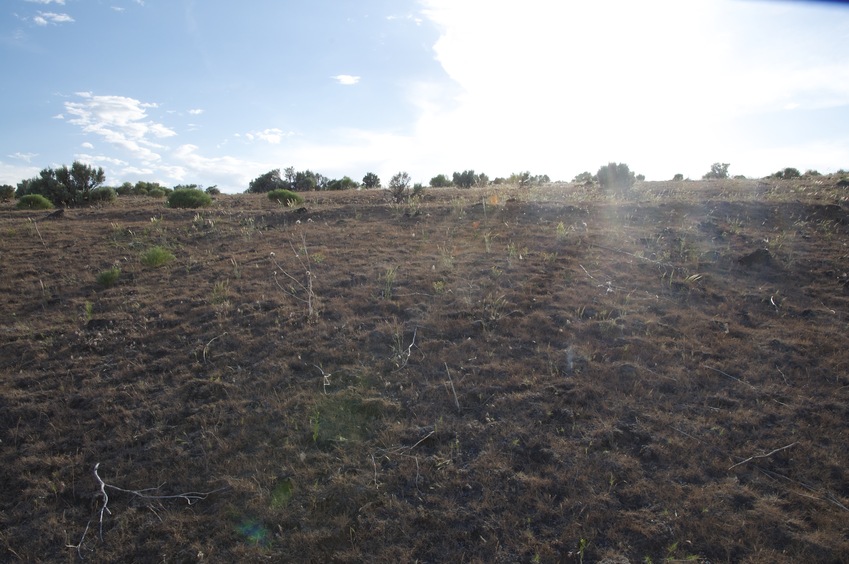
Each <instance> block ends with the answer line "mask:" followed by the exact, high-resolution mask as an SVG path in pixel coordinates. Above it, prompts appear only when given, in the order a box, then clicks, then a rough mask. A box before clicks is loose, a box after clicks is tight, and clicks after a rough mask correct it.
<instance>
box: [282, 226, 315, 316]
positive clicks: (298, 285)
mask: <svg viewBox="0 0 849 564" xmlns="http://www.w3.org/2000/svg"><path fill="white" fill-rule="evenodd" d="M289 246H290V247H292V252H293V253H295V258H297V259H298V262H299V263H300V264H301V268H303V269H304V274H305V275H306V282H305V283H304V282H301V281H300V280H298V279H297V278H295V277H294V276H292V275H291V274H290V273H289V272H288V271H287V270H286V269H285V268H283V267H282V266H280V263H278V262H277V259H275V258H274V253H271V262H272V264H274V266H275V268H277V269H279V270H280V272H282V273H283V275H284V276H285V277H286V278H288V279H289V280H291V281H292V283H293V284H294V285H290V286H289V288H284V287H283V286H282V285H281V284H280V281H279V280H278V279H277V271H276V270H275V271H274V283H275V284H277V287H278V288H280V289H281V290H283V291H284V292H285V293H287V294H289V295H290V296H292V297H293V298H295V299H296V300H298V301H299V302H301V303H305V304H306V305H307V318H308V319H310V320H313V319H315V317H316V316H317V315H318V313H317V311H316V296H315V292H313V289H312V281H313V278H315V276H314V275H313V273H312V267H311V265H310V254H309V251H308V250H307V240H306V237H305V236H304V234H303V233H302V234H301V249H302V251H303V257H302V256H301V254H300V253H298V251H297V250H296V249H295V245H293V244H292V242H291V241H289ZM298 289H300V291H302V292H303V293H305V294H306V298H303V297H301V296H299V295H298V294H299V290H298Z"/></svg>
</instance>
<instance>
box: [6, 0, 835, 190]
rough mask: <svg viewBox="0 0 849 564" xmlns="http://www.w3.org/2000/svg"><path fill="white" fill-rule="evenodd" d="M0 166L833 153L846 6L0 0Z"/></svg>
mask: <svg viewBox="0 0 849 564" xmlns="http://www.w3.org/2000/svg"><path fill="white" fill-rule="evenodd" d="M0 53H2V54H0V184H12V185H15V184H17V183H18V182H19V181H20V180H22V179H24V178H31V177H33V176H35V175H37V174H38V172H39V171H40V170H41V169H43V168H46V167H60V166H62V165H70V164H71V163H72V162H73V161H81V162H84V163H86V164H90V165H93V166H96V167H103V169H104V171H105V172H106V179H107V184H109V185H113V186H117V185H120V184H121V183H123V182H132V183H135V182H136V181H139V180H145V181H155V182H160V183H161V184H163V185H165V186H174V185H176V184H199V185H201V186H204V187H207V186H213V185H216V186H218V187H219V188H220V189H222V191H224V192H229V193H236V192H243V191H244V190H245V189H247V187H248V183H249V182H250V181H251V180H252V179H253V178H256V177H257V176H259V175H261V174H263V173H265V172H268V171H269V170H272V169H275V168H280V169H283V168H286V167H288V166H294V167H295V168H296V169H297V170H306V169H309V170H312V171H314V172H319V173H321V174H323V175H325V176H327V177H330V178H341V177H342V176H344V175H347V176H350V177H352V178H354V179H355V180H358V181H359V180H361V179H362V177H363V176H364V175H365V174H366V173H367V172H375V173H377V174H378V175H379V176H380V177H381V179H382V180H383V181H384V183H386V182H387V181H388V180H389V178H390V177H391V176H392V175H393V174H395V173H396V172H400V171H406V172H408V173H409V174H410V175H411V176H412V178H413V181H414V182H422V183H424V184H427V183H428V182H429V180H430V178H432V177H434V176H436V175H438V174H446V175H448V176H449V177H450V176H451V174H452V173H453V172H454V171H463V170H468V169H471V170H475V171H476V172H483V173H486V174H488V175H489V177H490V178H495V177H498V176H504V177H506V176H509V175H510V174H511V173H514V172H521V171H525V170H527V171H530V172H531V173H532V174H547V175H549V176H550V177H551V178H552V179H553V180H567V181H568V180H571V179H572V178H573V177H574V176H575V175H577V174H578V173H581V172H583V171H591V172H595V171H597V170H598V168H599V167H600V166H601V165H604V164H606V163H608V162H611V161H613V162H624V163H627V164H628V165H629V167H630V168H631V170H633V171H634V172H636V173H641V174H644V175H645V176H646V177H647V179H648V180H666V179H670V178H672V176H673V175H675V174H677V173H681V174H684V176H685V177H690V178H700V177H701V176H702V174H704V173H706V172H708V170H710V166H711V164H712V163H715V162H723V163H730V165H731V166H730V168H729V172H730V173H731V174H743V175H746V176H749V177H762V176H766V175H768V174H770V173H773V172H775V171H777V170H780V169H783V168H785V167H791V166H792V167H795V168H798V169H799V170H801V171H804V170H806V169H816V170H819V171H820V172H823V173H827V172H834V171H836V170H838V169H841V168H842V169H849V5H847V4H843V3H829V2H791V1H769V2H767V1H763V0H761V1H756V0H733V1H732V0H687V1H686V2H682V1H681V0H646V1H639V2H637V1H634V0H594V1H593V2H559V1H553V0H523V1H522V2H516V1H512V0H511V1H508V0H356V1H353V0H251V1H250V2H234V1H232V0H2V3H0Z"/></svg>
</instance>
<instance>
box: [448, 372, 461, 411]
mask: <svg viewBox="0 0 849 564" xmlns="http://www.w3.org/2000/svg"><path fill="white" fill-rule="evenodd" d="M445 373H446V374H448V383H449V384H451V392H452V393H453V394H454V405H456V406H457V413H460V400H459V399H457V390H455V389H454V380H452V379H451V371H450V370H448V363H447V362H446V363H445Z"/></svg>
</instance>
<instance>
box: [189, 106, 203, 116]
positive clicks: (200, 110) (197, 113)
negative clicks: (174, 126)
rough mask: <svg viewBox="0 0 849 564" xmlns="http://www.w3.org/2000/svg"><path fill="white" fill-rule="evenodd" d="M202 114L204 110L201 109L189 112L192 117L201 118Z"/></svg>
mask: <svg viewBox="0 0 849 564" xmlns="http://www.w3.org/2000/svg"><path fill="white" fill-rule="evenodd" d="M202 113H203V110H202V109H200V108H196V109H193V110H189V115H192V116H199V115H201V114H202Z"/></svg>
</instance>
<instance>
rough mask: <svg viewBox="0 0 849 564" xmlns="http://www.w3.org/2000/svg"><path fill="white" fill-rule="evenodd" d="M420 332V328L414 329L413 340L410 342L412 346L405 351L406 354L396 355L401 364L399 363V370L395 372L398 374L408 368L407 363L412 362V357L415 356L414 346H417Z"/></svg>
mask: <svg viewBox="0 0 849 564" xmlns="http://www.w3.org/2000/svg"><path fill="white" fill-rule="evenodd" d="M418 330H419V328H418V327H416V328H414V329H413V340H412V341H410V346H409V347H407V350H406V351H404V352H400V353H398V355H396V356H397V357H398V360H399V362H398V363H397V364H398V368H396V369H395V370H393V372H398V371H399V370H401V369H403V368H404V367H405V366H407V363H408V362H409V361H410V356H411V355H412V354H413V346H415V344H416V333H417V332H418ZM399 340H400V339H399Z"/></svg>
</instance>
